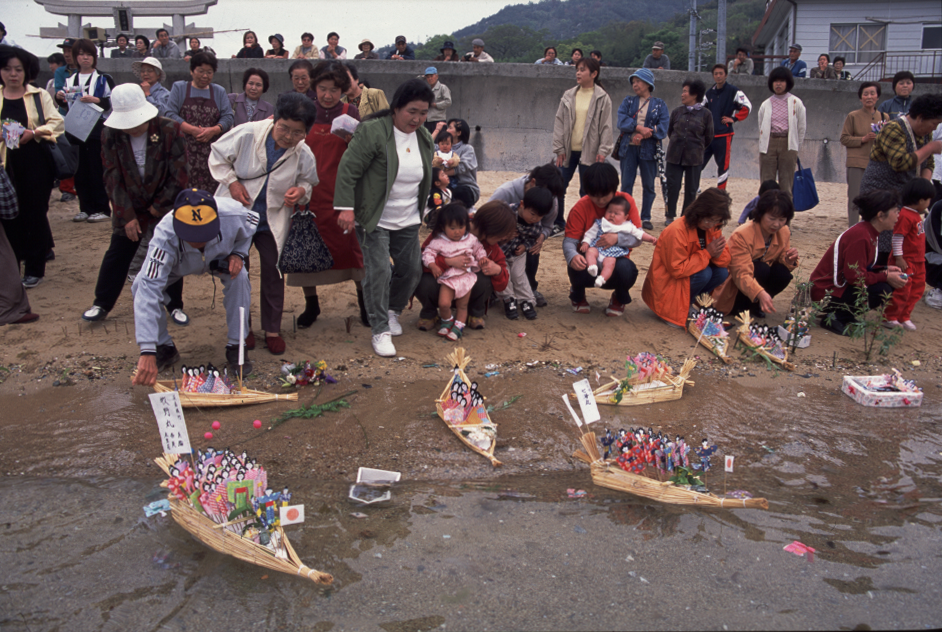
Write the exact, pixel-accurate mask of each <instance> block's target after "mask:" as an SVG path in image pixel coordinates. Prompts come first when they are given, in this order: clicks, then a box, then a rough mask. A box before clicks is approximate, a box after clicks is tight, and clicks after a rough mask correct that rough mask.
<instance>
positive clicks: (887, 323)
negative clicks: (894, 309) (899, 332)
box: [883, 320, 903, 329]
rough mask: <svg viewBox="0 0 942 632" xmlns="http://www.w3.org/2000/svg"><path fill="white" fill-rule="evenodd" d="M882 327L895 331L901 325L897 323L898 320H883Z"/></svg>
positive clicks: (901, 324)
mask: <svg viewBox="0 0 942 632" xmlns="http://www.w3.org/2000/svg"><path fill="white" fill-rule="evenodd" d="M883 326H884V327H886V328H887V329H897V328H899V327H902V326H903V323H901V322H899V321H898V320H884V321H883Z"/></svg>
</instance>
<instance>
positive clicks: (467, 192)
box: [451, 184, 478, 208]
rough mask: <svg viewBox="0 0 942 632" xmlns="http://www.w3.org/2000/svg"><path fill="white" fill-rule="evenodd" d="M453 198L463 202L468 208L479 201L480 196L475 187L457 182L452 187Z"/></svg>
mask: <svg viewBox="0 0 942 632" xmlns="http://www.w3.org/2000/svg"><path fill="white" fill-rule="evenodd" d="M451 198H452V200H453V201H455V202H461V203H462V204H464V205H465V207H467V208H471V207H472V206H474V203H475V202H477V201H478V196H477V194H476V193H475V192H474V189H472V188H471V187H469V186H468V185H466V184H456V185H454V186H452V187H451Z"/></svg>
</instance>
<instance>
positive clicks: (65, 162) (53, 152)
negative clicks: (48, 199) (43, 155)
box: [33, 93, 78, 180]
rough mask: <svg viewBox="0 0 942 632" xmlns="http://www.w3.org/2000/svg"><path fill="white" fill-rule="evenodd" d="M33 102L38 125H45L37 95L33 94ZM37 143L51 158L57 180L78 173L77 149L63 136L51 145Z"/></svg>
mask: <svg viewBox="0 0 942 632" xmlns="http://www.w3.org/2000/svg"><path fill="white" fill-rule="evenodd" d="M33 100H34V101H35V102H36V112H38V113H39V125H40V126H42V125H45V124H46V115H45V114H43V103H42V99H41V98H40V97H39V93H35V94H33ZM39 143H40V146H41V147H44V148H45V150H46V152H47V153H48V154H49V155H50V157H52V162H53V164H54V165H55V170H56V178H57V179H59V180H66V179H68V178H71V177H72V176H74V175H75V172H76V171H78V147H73V146H72V143H70V142H69V139H68V138H66V137H65V134H62V135H61V136H59V138H57V139H56V140H54V141H53V142H51V143H50V142H47V141H39Z"/></svg>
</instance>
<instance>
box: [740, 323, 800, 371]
mask: <svg viewBox="0 0 942 632" xmlns="http://www.w3.org/2000/svg"><path fill="white" fill-rule="evenodd" d="M736 320H738V321H739V322H741V323H742V325H740V327H739V329H737V331H738V332H739V340H738V342H740V343H742V344H743V345H745V346H746V348H747V349H752V350H753V351H755V352H756V353H758V354H759V355H760V356H762V357H763V358H765V359H767V360H768V361H769V362H774V363H775V364H778V365H780V366H782V367H784V368H786V369H788V370H789V371H794V370H795V365H794V364H792V363H791V362H789V361H788V348H787V347H786V346H785V343H784V342H783V343H782V351H783V352H784V354H785V355H784V357H781V358H779V357H776V356H775V355H773V354H771V353H769V351H768V349H766V348H765V347H763V346H762V345H758V344H756V343H754V342H753V341H752V340H750V339H749V325H750V324H751V323H752V318H751V317H750V315H749V312H743V313H742V314H740V315H739V316H737V317H736Z"/></svg>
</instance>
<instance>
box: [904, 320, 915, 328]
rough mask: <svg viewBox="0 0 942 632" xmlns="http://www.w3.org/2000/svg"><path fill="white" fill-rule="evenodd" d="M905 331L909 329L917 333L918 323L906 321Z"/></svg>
mask: <svg viewBox="0 0 942 632" xmlns="http://www.w3.org/2000/svg"><path fill="white" fill-rule="evenodd" d="M903 329H908V330H909V331H916V323H914V322H913V321H911V320H904V321H903Z"/></svg>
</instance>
